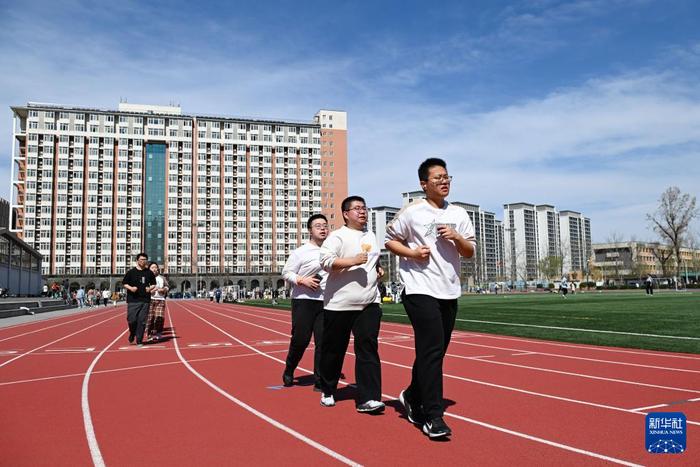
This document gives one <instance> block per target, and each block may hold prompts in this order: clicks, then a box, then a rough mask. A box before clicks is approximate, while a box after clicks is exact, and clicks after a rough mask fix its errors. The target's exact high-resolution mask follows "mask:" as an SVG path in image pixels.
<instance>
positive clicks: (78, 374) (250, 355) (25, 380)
mask: <svg viewBox="0 0 700 467" xmlns="http://www.w3.org/2000/svg"><path fill="white" fill-rule="evenodd" d="M109 352H110V351H107V352H106V353H109ZM282 352H285V353H286V352H287V349H282V350H271V351H269V353H282ZM257 356H259V355H258V354H257V353H244V354H239V355H223V356H220V357H207V358H194V359H191V360H190V362H208V361H211V360H225V359H229V358H239V357H257ZM167 365H182V362H180V360H177V361H174V362H166V363H153V364H150V365H136V366H126V367H122V368H114V369H111V370H98V371H93V372H92V374H93V375H100V374H103V373H116V372H120V371H130V370H141V369H145V368H154V367H158V366H167ZM78 376H80V377H82V376H85V373H73V374H67V375H55V376H46V377H43V378H32V379H20V380H16V381H7V382H3V383H0V386H10V385H12V384H25V383H37V382H44V381H53V380H59V379H67V378H76V377H78Z"/></svg>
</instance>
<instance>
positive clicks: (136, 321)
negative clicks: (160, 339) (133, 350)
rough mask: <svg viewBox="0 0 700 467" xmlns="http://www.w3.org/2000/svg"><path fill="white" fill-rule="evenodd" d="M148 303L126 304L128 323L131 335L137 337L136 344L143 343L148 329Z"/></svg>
mask: <svg viewBox="0 0 700 467" xmlns="http://www.w3.org/2000/svg"><path fill="white" fill-rule="evenodd" d="M150 306H151V304H150V303H148V302H130V303H127V304H126V322H127V323H129V334H130V335H131V336H134V337H136V343H137V344H140V343H141V342H142V341H143V332H144V330H145V329H146V317H148V308H149V307H150Z"/></svg>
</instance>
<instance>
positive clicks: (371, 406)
mask: <svg viewBox="0 0 700 467" xmlns="http://www.w3.org/2000/svg"><path fill="white" fill-rule="evenodd" d="M356 409H357V411H358V412H380V411H382V410H384V402H380V401H367V402H364V403H362V404H360V405H358V406H357V407H356Z"/></svg>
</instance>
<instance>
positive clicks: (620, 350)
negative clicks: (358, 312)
mask: <svg viewBox="0 0 700 467" xmlns="http://www.w3.org/2000/svg"><path fill="white" fill-rule="evenodd" d="M385 314H387V315H391V316H402V315H395V314H391V313H385ZM382 325H388V326H397V327H402V328H405V327H408V328H409V329H410V325H406V324H402V323H391V322H388V321H382ZM460 333H461V334H463V336H464V337H483V338H486V339H496V340H506V341H515V342H524V343H526V344H534V345H547V346H552V347H565V348H572V349H581V350H587V351H596V352H610V353H623V354H631V355H644V356H647V357H663V358H677V359H683V360H700V357H695V356H692V355H681V354H675V353H670V352H663V351H658V352H654V351H650V350H649V351H645V350H630V349H623V348H606V347H598V346H595V345H578V344H567V343H563V342H555V341H544V340H533V339H524V338H521V337H512V336H502V335H498V334H485V333H477V332H468V331H460ZM455 334H456V332H455V333H453V337H455Z"/></svg>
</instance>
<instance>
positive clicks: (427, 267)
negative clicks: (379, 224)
mask: <svg viewBox="0 0 700 467" xmlns="http://www.w3.org/2000/svg"><path fill="white" fill-rule="evenodd" d="M442 224H447V225H448V226H450V227H452V228H453V229H454V230H456V231H457V233H459V234H460V235H461V236H463V237H464V238H465V239H467V240H469V241H471V242H472V243H473V244H474V247H475V248H476V239H475V238H474V225H473V224H472V221H471V219H470V218H469V214H467V211H465V210H464V209H462V208H460V207H459V206H455V205H453V204H450V203H448V202H447V201H445V204H444V205H443V207H442V208H434V207H433V206H431V205H430V204H429V203H428V201H427V200H425V199H419V200H416V201H414V202H412V203H411V204H409V205H408V206H405V207H404V208H403V209H401V210H400V211H399V212H398V213H397V214H396V217H394V219H393V220H392V221H391V222H390V223H389V225H387V227H386V237H385V239H384V241H385V243H386V242H388V241H390V240H398V241H400V242H401V243H403V244H404V245H406V246H407V247H409V248H411V249H414V248H416V247H418V246H420V245H427V246H428V247H430V257H429V258H428V259H427V260H422V261H421V260H415V259H412V258H404V257H401V259H400V260H399V276H400V277H401V281H402V282H403V283H404V284H405V285H406V289H405V291H406V294H407V295H408V294H422V295H430V296H431V297H435V298H438V299H443V300H448V299H454V298H459V297H460V296H461V295H462V289H461V286H460V282H459V273H460V256H459V252H458V251H457V247H456V246H455V244H454V242H453V241H451V240H446V239H444V238H441V237H439V236H438V233H437V228H438V227H439V226H440V225H442Z"/></svg>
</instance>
